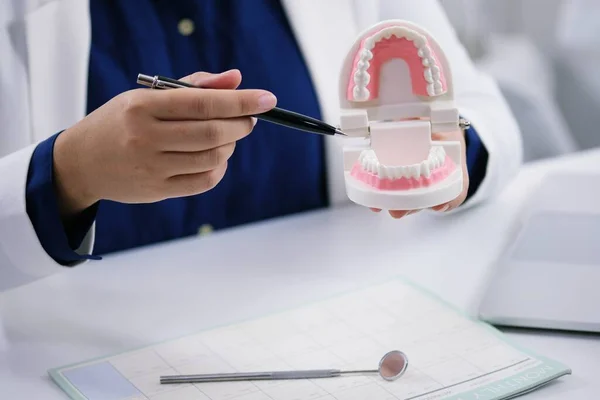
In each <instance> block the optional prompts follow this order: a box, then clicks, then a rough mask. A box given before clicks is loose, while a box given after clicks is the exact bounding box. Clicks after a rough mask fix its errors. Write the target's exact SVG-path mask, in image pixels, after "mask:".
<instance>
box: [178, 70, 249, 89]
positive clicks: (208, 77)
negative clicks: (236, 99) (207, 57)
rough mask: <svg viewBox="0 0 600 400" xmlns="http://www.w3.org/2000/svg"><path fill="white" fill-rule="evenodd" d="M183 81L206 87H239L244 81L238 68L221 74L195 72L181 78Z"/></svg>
mask: <svg viewBox="0 0 600 400" xmlns="http://www.w3.org/2000/svg"><path fill="white" fill-rule="evenodd" d="M181 81H183V82H186V83H190V84H192V85H194V86H197V87H201V88H206V89H237V87H238V86H239V85H240V83H242V74H241V73H240V71H239V70H237V69H231V70H229V71H225V72H222V73H220V74H211V73H208V72H195V73H193V74H191V75H188V76H186V77H183V78H181Z"/></svg>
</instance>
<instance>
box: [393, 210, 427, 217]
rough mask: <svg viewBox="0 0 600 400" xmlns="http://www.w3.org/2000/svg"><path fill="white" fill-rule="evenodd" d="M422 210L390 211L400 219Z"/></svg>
mask: <svg viewBox="0 0 600 400" xmlns="http://www.w3.org/2000/svg"><path fill="white" fill-rule="evenodd" d="M419 211H421V210H390V211H388V213H389V214H390V216H391V217H392V218H394V219H400V218H404V217H408V216H409V215H413V214H416V213H418V212H419Z"/></svg>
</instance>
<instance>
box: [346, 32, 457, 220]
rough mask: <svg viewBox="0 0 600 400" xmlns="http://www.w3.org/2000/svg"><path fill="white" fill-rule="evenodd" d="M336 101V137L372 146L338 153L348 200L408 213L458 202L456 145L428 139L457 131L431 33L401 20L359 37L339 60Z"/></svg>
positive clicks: (442, 59) (443, 63)
mask: <svg viewBox="0 0 600 400" xmlns="http://www.w3.org/2000/svg"><path fill="white" fill-rule="evenodd" d="M339 96H340V106H341V113H340V128H341V130H342V131H344V132H345V133H346V134H347V135H348V136H353V137H363V138H365V139H368V141H369V142H370V143H369V144H364V143H363V144H360V145H355V146H346V147H345V148H344V174H345V182H346V193H347V195H348V197H349V198H350V200H352V201H354V202H355V203H358V204H360V205H363V206H366V207H371V208H381V209H387V210H413V209H420V208H428V207H433V206H435V205H439V204H443V203H445V202H448V201H450V200H452V199H454V198H456V197H457V196H458V195H460V193H461V192H462V188H463V178H462V169H461V167H460V165H461V147H460V143H459V142H449V141H443V142H441V141H440V142H436V141H433V140H432V139H431V136H432V134H433V133H438V132H440V133H441V132H451V131H457V130H459V129H460V127H459V115H458V110H457V109H456V107H455V105H454V98H453V89H452V75H451V71H450V67H449V65H448V61H447V59H446V56H445V54H444V53H443V52H442V50H441V48H440V47H439V45H438V43H437V42H436V41H435V40H434V39H433V38H432V36H431V35H430V34H429V33H427V32H426V31H424V30H423V29H422V28H420V27H419V26H417V25H415V24H412V23H410V22H407V21H401V20H391V21H384V22H381V23H379V24H377V25H375V26H373V27H372V28H370V29H368V30H367V31H365V32H363V33H362V34H361V35H360V36H359V37H358V38H357V40H356V42H355V43H354V45H353V46H352V48H351V49H350V51H349V52H348V54H347V56H346V59H345V60H344V64H343V67H342V71H341V74H340V88H339Z"/></svg>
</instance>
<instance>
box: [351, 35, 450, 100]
mask: <svg viewBox="0 0 600 400" xmlns="http://www.w3.org/2000/svg"><path fill="white" fill-rule="evenodd" d="M392 36H396V37H397V38H406V39H407V40H410V41H412V42H413V44H414V46H415V48H417V54H418V55H419V57H420V58H421V63H422V64H423V67H425V68H424V70H423V76H424V78H425V81H426V82H427V94H428V95H429V96H437V95H439V94H442V82H441V80H440V67H439V66H438V65H437V64H436V61H435V59H434V58H433V57H431V48H430V47H429V46H428V45H427V39H426V38H425V36H423V35H421V34H420V33H418V32H415V31H413V30H412V29H408V28H404V27H399V26H392V27H388V28H384V29H382V30H380V31H379V32H377V33H375V34H374V35H372V36H370V37H368V38H367V39H365V41H364V47H363V49H362V50H361V52H360V57H359V60H358V62H357V63H356V72H355V73H354V76H353V79H354V88H353V89H352V94H353V96H354V100H357V101H365V100H368V98H369V95H370V93H369V90H368V89H367V86H368V85H369V82H370V81H371V76H370V75H369V73H368V72H367V70H368V69H369V67H370V66H371V63H370V61H371V59H373V53H372V52H371V50H373V48H374V47H375V45H376V44H377V43H378V42H380V41H381V40H384V39H389V38H391V37H392Z"/></svg>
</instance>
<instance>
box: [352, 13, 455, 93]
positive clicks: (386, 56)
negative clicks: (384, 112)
mask: <svg viewBox="0 0 600 400" xmlns="http://www.w3.org/2000/svg"><path fill="white" fill-rule="evenodd" d="M391 26H393V25H389V26H384V27H383V28H381V29H380V30H378V31H375V32H373V33H372V34H371V35H369V36H373V35H376V34H377V33H378V32H381V31H383V30H384V29H386V28H389V27H391ZM367 39H368V37H366V38H364V39H363V40H362V41H361V43H360V47H359V49H358V51H357V52H356V56H355V57H354V62H353V67H352V73H351V75H350V76H354V74H355V73H356V71H357V70H358V62H359V60H360V53H361V51H362V50H363V49H364V48H365V42H366V40H367ZM427 43H428V42H426V44H427ZM371 52H372V53H373V58H372V59H371V63H370V64H371V65H370V66H369V68H368V69H367V72H368V73H369V75H370V76H371V80H370V81H369V84H368V85H367V89H368V90H369V96H368V98H367V100H373V99H376V98H377V97H378V93H379V71H380V70H381V68H380V67H381V65H383V64H384V63H386V62H387V61H389V60H391V59H394V58H401V59H403V60H404V61H405V62H406V64H407V65H408V68H409V71H410V77H411V81H412V91H413V93H414V94H415V95H417V96H427V97H428V96H429V94H428V93H427V83H428V82H427V81H426V80H425V76H424V75H423V68H424V67H425V66H424V65H423V61H422V60H421V57H420V56H419V54H418V49H417V48H416V47H415V45H414V43H413V42H412V41H410V40H408V39H406V38H398V37H396V36H391V37H390V38H388V39H382V40H381V41H379V42H377V43H376V44H375V46H374V47H373V49H371ZM430 58H432V59H433V60H435V63H436V64H438V65H439V62H438V60H439V58H438V57H437V55H436V54H435V51H434V50H431V56H430ZM440 81H441V82H442V93H444V92H446V90H447V85H446V78H445V76H444V71H443V70H440ZM353 88H354V82H353V81H352V80H350V82H348V92H347V98H348V100H352V99H353V98H354V95H353Z"/></svg>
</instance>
